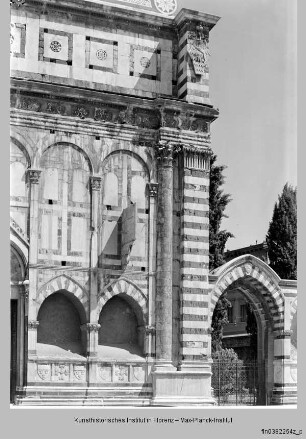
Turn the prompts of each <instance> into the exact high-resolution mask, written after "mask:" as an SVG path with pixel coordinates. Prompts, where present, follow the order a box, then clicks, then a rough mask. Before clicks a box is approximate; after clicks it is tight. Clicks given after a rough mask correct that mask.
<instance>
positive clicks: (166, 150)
mask: <svg viewBox="0 0 306 439" xmlns="http://www.w3.org/2000/svg"><path fill="white" fill-rule="evenodd" d="M176 150H177V145H176V144H174V143H172V142H158V143H157V144H156V145H155V153H156V159H157V161H158V162H159V163H160V164H161V165H163V166H172V161H173V155H174V152H175V151H176Z"/></svg>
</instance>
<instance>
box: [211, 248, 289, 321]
mask: <svg viewBox="0 0 306 439" xmlns="http://www.w3.org/2000/svg"><path fill="white" fill-rule="evenodd" d="M211 274H213V275H214V276H218V280H217V283H216V285H215V287H214V288H213V290H212V293H211V307H210V318H211V317H212V315H213V312H214V309H215V306H216V304H217V302H218V300H219V298H220V296H221V295H222V294H223V293H224V292H225V290H226V289H227V288H228V287H229V286H230V285H232V284H233V283H234V282H236V283H237V281H238V280H239V279H240V280H241V281H243V282H244V283H247V284H248V285H249V286H250V288H251V289H254V290H256V291H258V292H259V294H260V296H261V297H262V298H263V299H264V302H265V303H266V305H267V307H268V310H269V315H270V316H271V317H272V320H273V328H274V329H275V330H276V329H277V330H282V329H283V326H284V319H283V315H284V297H283V293H282V291H281V288H280V287H279V285H278V284H279V281H280V278H279V276H278V275H277V274H276V273H275V272H274V271H273V270H272V269H271V268H270V267H269V266H268V265H267V264H265V263H264V262H263V261H261V260H260V259H258V258H256V257H255V256H252V255H243V256H239V257H238V258H235V259H233V260H231V261H229V262H227V263H226V264H224V265H222V266H221V267H219V268H217V269H215V270H213V271H212V272H211Z"/></svg>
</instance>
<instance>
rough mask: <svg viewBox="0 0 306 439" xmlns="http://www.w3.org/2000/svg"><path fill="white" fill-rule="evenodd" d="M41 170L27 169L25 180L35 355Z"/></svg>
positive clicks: (31, 336) (31, 334) (30, 341)
mask: <svg viewBox="0 0 306 439" xmlns="http://www.w3.org/2000/svg"><path fill="white" fill-rule="evenodd" d="M40 175H41V170H39V169H29V170H28V171H27V181H28V184H29V185H30V239H29V241H30V247H29V301H28V319H29V323H28V355H29V356H32V355H34V356H35V355H36V343H37V326H38V324H39V322H37V321H36V318H37V312H38V310H37V307H36V302H35V301H36V293H37V275H38V270H37V268H35V265H36V264H37V260H38V213H39V205H38V197H39V179H40Z"/></svg>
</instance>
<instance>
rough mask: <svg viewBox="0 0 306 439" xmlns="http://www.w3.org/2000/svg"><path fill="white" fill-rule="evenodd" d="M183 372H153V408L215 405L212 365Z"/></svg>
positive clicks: (190, 365)
mask: <svg viewBox="0 0 306 439" xmlns="http://www.w3.org/2000/svg"><path fill="white" fill-rule="evenodd" d="M192 366H193V365H192V364H191V363H190V364H189V367H187V368H186V369H183V370H182V369H181V370H179V371H178V370H171V369H168V370H167V369H166V368H160V367H156V368H155V370H154V371H153V372H152V379H153V398H152V405H153V406H169V407H175V406H195V405H197V406H207V405H215V400H214V398H213V397H212V395H211V368H210V363H204V364H203V363H202V367H200V365H198V364H197V365H196V367H192Z"/></svg>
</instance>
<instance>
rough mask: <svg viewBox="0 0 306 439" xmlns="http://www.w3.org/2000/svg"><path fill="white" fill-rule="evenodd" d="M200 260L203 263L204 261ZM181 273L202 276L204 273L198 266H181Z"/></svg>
mask: <svg viewBox="0 0 306 439" xmlns="http://www.w3.org/2000/svg"><path fill="white" fill-rule="evenodd" d="M202 262H203V263H205V261H202ZM206 262H207V259H206ZM181 274H185V275H188V274H190V275H192V276H202V275H204V274H203V273H202V270H201V269H200V268H191V267H183V268H181ZM182 280H185V279H182ZM186 280H187V279H186ZM194 282H197V281H196V280H194ZM202 282H203V281H202Z"/></svg>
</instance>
